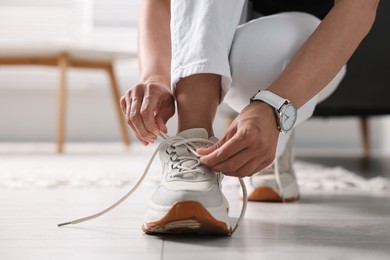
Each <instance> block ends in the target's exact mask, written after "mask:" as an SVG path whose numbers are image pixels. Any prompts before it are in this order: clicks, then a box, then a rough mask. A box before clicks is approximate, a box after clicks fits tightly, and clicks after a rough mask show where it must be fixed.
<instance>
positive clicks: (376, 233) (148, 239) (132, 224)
mask: <svg viewBox="0 0 390 260" xmlns="http://www.w3.org/2000/svg"><path fill="white" fill-rule="evenodd" d="M125 191H126V190H124V189H113V188H101V189H48V190H1V191H0V194H1V195H0V259H1V260H14V259H17V260H19V259H40V260H44V259H56V260H60V259H72V260H77V259H112V260H116V259H186V260H187V259H188V260H189V259H217V260H219V259H251V260H253V259H267V260H268V259H299V260H302V259H390V194H385V193H377V194H367V193H346V192H343V193H341V192H333V193H330V192H305V193H304V194H303V197H302V200H301V201H300V202H298V203H292V204H274V203H250V204H249V206H248V210H247V214H246V217H245V220H244V222H243V225H242V226H241V227H240V228H239V229H238V230H237V232H236V233H235V234H234V235H233V236H232V237H219V236H201V237H193V236H185V237H182V236H181V237H179V236H161V237H160V236H148V235H145V234H143V233H142V231H141V228H140V226H141V223H142V221H143V212H144V210H145V205H146V202H147V201H148V199H149V197H150V196H151V193H152V192H153V190H152V189H151V188H150V187H147V186H145V185H144V186H142V188H141V189H140V190H138V191H137V192H136V193H135V195H134V196H133V197H131V198H129V200H128V201H126V202H125V203H124V204H123V205H121V206H120V207H119V208H117V209H115V210H114V211H113V212H111V213H109V214H108V215H106V216H103V217H102V218H100V219H97V220H93V221H91V222H88V223H83V224H79V225H73V226H67V227H62V228H58V227H57V226H56V224H57V223H59V222H64V221H69V220H72V219H74V218H78V217H82V216H85V215H88V214H90V213H95V212H96V211H99V210H101V209H103V208H104V207H105V206H108V205H109V204H110V203H111V202H113V201H115V200H116V199H117V198H118V197H119V196H121V195H123V193H124V192H125ZM225 193H226V194H227V196H228V199H229V201H230V203H231V209H232V210H231V215H232V216H233V217H234V216H238V213H239V210H240V206H241V202H240V200H239V199H238V196H237V194H238V192H237V190H236V188H233V187H230V188H228V189H227V190H226V191H225Z"/></svg>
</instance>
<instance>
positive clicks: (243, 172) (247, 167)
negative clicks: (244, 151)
mask: <svg viewBox="0 0 390 260" xmlns="http://www.w3.org/2000/svg"><path fill="white" fill-rule="evenodd" d="M261 165H262V164H261V163H260V164H259V159H258V158H256V157H255V158H252V159H251V160H249V161H248V162H246V163H245V164H244V165H242V166H241V167H240V168H239V169H237V170H235V171H231V172H230V171H227V172H222V173H223V174H225V175H227V176H233V177H247V176H251V175H253V174H254V173H256V172H258V171H259V170H260V169H263V168H261Z"/></svg>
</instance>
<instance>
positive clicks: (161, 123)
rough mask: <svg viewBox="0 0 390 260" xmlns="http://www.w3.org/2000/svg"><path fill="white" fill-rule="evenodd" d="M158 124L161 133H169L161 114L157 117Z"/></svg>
mask: <svg viewBox="0 0 390 260" xmlns="http://www.w3.org/2000/svg"><path fill="white" fill-rule="evenodd" d="M156 123H157V126H158V129H159V130H160V131H162V132H163V133H165V134H166V133H168V128H167V126H166V125H165V122H164V120H163V119H162V118H161V116H160V115H159V114H157V115H156Z"/></svg>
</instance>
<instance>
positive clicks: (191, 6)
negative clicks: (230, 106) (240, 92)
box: [171, 0, 244, 135]
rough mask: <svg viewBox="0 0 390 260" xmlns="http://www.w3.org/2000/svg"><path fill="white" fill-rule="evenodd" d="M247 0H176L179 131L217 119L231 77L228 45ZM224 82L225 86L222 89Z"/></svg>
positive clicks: (175, 69)
mask: <svg viewBox="0 0 390 260" xmlns="http://www.w3.org/2000/svg"><path fill="white" fill-rule="evenodd" d="M243 4H244V0H224V1H221V0H208V1H199V0H172V1H171V35H172V65H171V73H172V76H171V78H172V87H173V91H174V93H175V96H176V100H177V107H178V118H179V125H178V131H179V132H180V131H183V130H186V129H189V128H195V127H200V128H205V129H206V130H207V131H208V133H209V135H213V131H212V122H213V120H214V116H215V113H216V110H217V106H218V104H219V103H220V101H221V96H223V95H224V93H225V92H226V89H227V87H228V86H229V85H230V82H231V74H230V67H229V60H228V56H229V51H230V48H231V44H232V41H233V37H234V33H235V31H236V28H237V25H238V22H239V20H240V17H241V13H242V8H243ZM221 87H222V91H221Z"/></svg>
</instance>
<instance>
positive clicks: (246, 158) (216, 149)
mask: <svg viewBox="0 0 390 260" xmlns="http://www.w3.org/2000/svg"><path fill="white" fill-rule="evenodd" d="M278 137H279V130H278V129H277V127H276V119H275V115H274V111H273V108H271V107H270V106H269V105H268V104H266V103H264V102H261V101H255V102H252V103H250V104H249V105H248V106H247V107H246V108H244V109H243V110H242V112H241V113H240V114H239V115H238V116H237V118H236V119H235V120H234V121H233V123H232V124H231V126H230V127H229V129H228V130H227V132H226V134H225V136H224V137H223V138H222V139H221V140H220V141H219V142H217V143H215V144H214V145H212V146H210V147H208V148H202V149H198V150H197V152H198V153H199V154H200V155H201V156H202V157H201V158H200V161H201V163H202V164H204V165H206V166H209V167H210V168H211V169H213V170H214V171H217V172H222V173H224V174H225V175H229V176H236V177H245V176H251V175H253V174H255V173H256V172H258V171H260V170H262V169H264V168H265V167H267V166H268V165H270V164H271V163H272V162H273V160H274V158H275V152H276V146H277V142H278Z"/></svg>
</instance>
